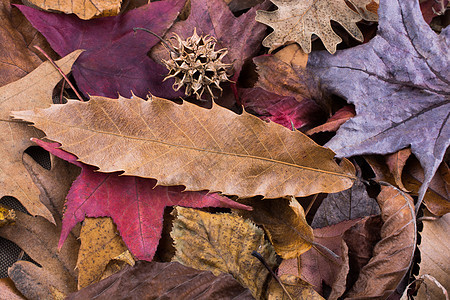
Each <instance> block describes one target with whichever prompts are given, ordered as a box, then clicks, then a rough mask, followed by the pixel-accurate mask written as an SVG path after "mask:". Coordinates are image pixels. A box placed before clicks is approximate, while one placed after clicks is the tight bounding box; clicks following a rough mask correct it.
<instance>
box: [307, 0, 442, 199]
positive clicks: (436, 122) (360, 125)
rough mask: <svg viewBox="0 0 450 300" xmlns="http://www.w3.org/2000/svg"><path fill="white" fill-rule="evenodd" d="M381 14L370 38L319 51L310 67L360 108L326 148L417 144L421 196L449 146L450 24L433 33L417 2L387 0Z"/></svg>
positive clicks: (343, 153)
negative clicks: (330, 51) (421, 170)
mask: <svg viewBox="0 0 450 300" xmlns="http://www.w3.org/2000/svg"><path fill="white" fill-rule="evenodd" d="M379 17H380V21H379V26H378V33H377V36H376V37H375V38H373V39H372V40H371V41H370V42H369V43H367V44H364V45H360V46H357V47H353V48H351V49H347V50H342V51H338V53H337V54H336V55H334V56H332V55H329V54H328V53H326V52H323V51H322V52H316V53H312V54H311V55H310V56H309V60H308V68H310V69H311V70H312V71H314V72H315V74H317V75H318V76H319V77H320V79H321V81H322V84H323V86H324V87H326V88H328V89H329V90H330V92H332V93H335V94H337V95H339V96H342V97H343V98H345V99H347V101H349V102H351V103H353V104H354V105H355V107H356V117H354V118H352V119H350V120H349V121H347V122H346V123H345V124H344V125H342V126H341V127H340V128H339V130H338V132H337V134H336V136H335V137H333V138H332V139H331V141H330V142H328V143H327V144H326V146H328V147H330V148H331V149H333V150H334V151H336V153H337V155H338V156H339V157H349V156H353V155H360V154H387V153H393V152H395V151H398V150H400V149H403V148H406V147H408V146H410V145H411V150H412V153H413V154H414V155H415V156H416V157H417V158H418V159H419V161H420V163H421V164H422V166H423V167H424V169H425V180H424V183H423V185H422V187H421V189H420V192H419V200H420V201H421V199H423V196H424V194H425V191H426V189H427V187H428V185H429V183H430V180H431V179H432V178H433V175H434V173H435V172H436V170H437V168H438V166H439V164H440V162H441V161H442V158H443V156H444V153H445V151H446V149H447V147H448V145H449V143H450V122H448V118H449V111H450V100H449V94H450V84H449V83H450V72H449V70H450V67H449V63H450V59H449V56H448V53H449V51H448V50H449V46H448V45H449V43H450V42H449V40H450V27H447V28H446V29H444V30H443V31H442V32H441V34H440V35H437V34H436V33H434V32H433V31H432V30H431V28H430V27H429V26H428V24H427V23H425V21H424V20H423V17H422V13H421V11H420V8H419V3H418V1H417V0H414V1H410V0H399V1H396V0H381V2H380V9H379ZM380 116H382V117H380Z"/></svg>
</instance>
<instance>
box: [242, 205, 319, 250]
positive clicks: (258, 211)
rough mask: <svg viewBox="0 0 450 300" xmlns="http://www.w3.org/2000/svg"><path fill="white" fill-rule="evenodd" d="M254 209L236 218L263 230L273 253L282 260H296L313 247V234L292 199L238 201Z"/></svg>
mask: <svg viewBox="0 0 450 300" xmlns="http://www.w3.org/2000/svg"><path fill="white" fill-rule="evenodd" d="M239 202H241V203H243V204H245V205H249V206H251V207H252V208H253V210H252V211H240V212H239V214H240V215H242V216H243V217H245V218H249V219H251V220H252V221H253V222H255V223H256V224H258V225H261V226H263V227H264V229H265V230H266V232H267V235H268V236H269V239H270V241H271V242H272V244H273V246H274V248H275V251H276V252H277V254H278V255H280V256H281V257H282V258H284V259H290V258H296V257H298V256H300V255H301V254H303V253H304V252H306V251H308V250H309V249H310V248H311V247H312V243H313V240H314V235H313V230H312V228H311V227H310V226H309V225H308V223H307V222H306V219H305V212H304V210H303V207H302V206H301V205H300V204H299V203H298V202H297V200H295V199H292V200H291V201H289V200H287V199H274V200H264V201H262V200H250V199H247V200H241V201H239Z"/></svg>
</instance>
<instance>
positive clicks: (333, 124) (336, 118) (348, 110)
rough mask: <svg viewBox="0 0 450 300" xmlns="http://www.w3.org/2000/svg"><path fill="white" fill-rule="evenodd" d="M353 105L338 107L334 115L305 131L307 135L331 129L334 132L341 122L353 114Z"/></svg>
mask: <svg viewBox="0 0 450 300" xmlns="http://www.w3.org/2000/svg"><path fill="white" fill-rule="evenodd" d="M355 114H356V113H355V107H354V106H353V105H346V106H344V107H343V108H341V109H339V110H338V111H337V112H336V113H335V114H334V115H332V116H331V117H330V118H329V119H328V120H327V121H326V122H325V124H322V125H319V126H317V127H314V128H312V129H310V130H308V131H307V132H306V134H307V135H312V134H314V133H319V132H325V131H331V132H334V131H336V130H338V129H339V127H341V125H342V124H344V123H345V122H347V121H348V120H350V119H351V118H353V117H354V116H355Z"/></svg>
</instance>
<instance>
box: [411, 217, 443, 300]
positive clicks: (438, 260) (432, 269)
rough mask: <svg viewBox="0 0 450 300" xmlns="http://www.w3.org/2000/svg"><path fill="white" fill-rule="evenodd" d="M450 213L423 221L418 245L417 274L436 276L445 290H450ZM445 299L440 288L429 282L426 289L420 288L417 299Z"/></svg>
mask: <svg viewBox="0 0 450 300" xmlns="http://www.w3.org/2000/svg"><path fill="white" fill-rule="evenodd" d="M449 230H450V214H446V215H444V216H442V217H441V218H439V219H438V220H436V221H429V220H424V221H423V231H422V232H421V233H420V236H421V237H422V241H421V243H420V245H419V249H420V257H421V262H420V264H419V267H420V270H419V275H425V274H429V275H431V276H433V277H434V278H436V280H437V281H438V282H440V283H441V284H442V285H443V286H444V287H445V288H446V289H447V291H448V290H450V278H449V276H448V274H450V238H449V234H448V233H449ZM427 294H428V295H429V296H431V299H445V296H444V295H443V294H442V290H441V289H440V288H439V287H437V286H435V285H434V284H431V285H429V286H428V293H427V292H426V289H420V290H419V294H418V295H417V299H426V295H427Z"/></svg>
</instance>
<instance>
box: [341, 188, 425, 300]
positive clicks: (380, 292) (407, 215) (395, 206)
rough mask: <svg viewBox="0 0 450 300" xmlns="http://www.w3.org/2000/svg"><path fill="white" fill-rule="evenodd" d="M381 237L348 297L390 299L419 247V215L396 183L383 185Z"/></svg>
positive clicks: (380, 199) (378, 198)
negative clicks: (394, 184)
mask: <svg viewBox="0 0 450 300" xmlns="http://www.w3.org/2000/svg"><path fill="white" fill-rule="evenodd" d="M377 200H378V204H379V205H380V208H381V218H382V220H383V226H382V227H381V240H380V241H379V242H378V243H377V244H376V245H375V248H374V249H373V256H372V259H371V260H370V261H369V262H368V263H367V265H365V266H364V267H363V268H362V270H361V272H360V274H359V278H358V280H357V281H356V283H355V284H354V285H353V287H352V288H351V290H350V292H349V293H348V294H347V298H346V299H360V298H361V297H374V298H375V297H378V298H383V299H384V298H387V297H388V296H389V295H390V294H392V293H393V292H394V291H395V289H396V288H397V285H398V284H399V283H400V281H401V280H402V278H403V276H404V275H405V274H406V272H407V271H408V269H409V266H410V264H411V262H412V259H413V256H414V250H415V248H416V238H417V237H416V235H417V228H416V216H415V213H414V202H413V199H412V198H411V197H410V196H409V195H407V194H405V193H404V192H402V191H401V190H399V189H397V188H395V187H393V186H381V192H380V194H379V195H378V197H377Z"/></svg>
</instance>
